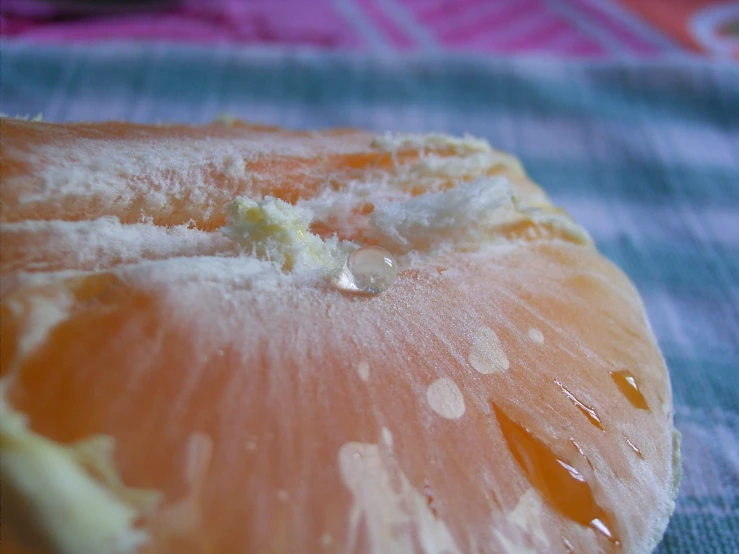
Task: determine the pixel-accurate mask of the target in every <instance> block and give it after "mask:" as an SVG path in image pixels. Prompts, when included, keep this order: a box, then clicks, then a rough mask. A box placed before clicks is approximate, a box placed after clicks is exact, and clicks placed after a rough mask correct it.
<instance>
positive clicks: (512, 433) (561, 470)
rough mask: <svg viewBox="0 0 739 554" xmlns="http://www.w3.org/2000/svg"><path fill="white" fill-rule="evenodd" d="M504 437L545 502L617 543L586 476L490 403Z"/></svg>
mask: <svg viewBox="0 0 739 554" xmlns="http://www.w3.org/2000/svg"><path fill="white" fill-rule="evenodd" d="M491 405H492V408H493V411H494V412H495V416H496V418H497V419H498V424H499V425H500V429H501V431H502V433H503V437H504V438H505V440H506V443H507V444H508V448H509V449H510V451H511V453H512V454H513V457H514V458H515V460H516V462H518V464H519V465H520V466H521V469H522V470H523V472H524V473H525V474H526V477H527V478H528V479H529V481H530V482H531V484H532V485H533V486H534V488H536V490H538V491H539V494H541V496H542V497H543V498H544V499H545V500H546V502H547V503H548V504H549V505H550V506H552V507H553V508H554V509H556V510H557V511H558V512H560V513H561V514H562V515H563V516H565V517H567V518H569V519H571V520H573V521H575V522H577V523H579V524H580V525H586V526H590V527H591V528H593V529H594V530H596V531H597V532H598V533H600V534H602V535H603V536H605V537H606V538H607V539H608V540H609V541H611V542H612V543H615V544H620V542H619V540H618V538H617V537H616V535H615V533H614V532H613V525H612V523H611V518H610V517H609V516H608V514H606V512H605V510H603V508H601V507H600V506H598V504H597V503H596V502H595V498H594V497H593V491H592V489H591V487H590V485H589V484H588V483H587V481H586V480H585V477H583V475H582V474H581V473H580V472H579V471H577V469H575V468H574V467H572V466H571V465H570V464H568V463H567V462H565V461H564V460H560V459H559V458H557V456H555V454H554V453H553V452H552V451H551V450H550V449H549V447H548V446H547V445H545V444H544V443H543V442H542V441H540V440H539V439H538V438H536V437H535V436H534V435H533V434H532V433H531V432H530V431H529V430H528V429H526V428H525V427H522V426H521V425H519V424H518V423H515V422H514V421H513V420H512V419H510V418H509V417H508V416H507V415H506V414H505V412H503V410H501V409H500V408H498V406H496V405H495V404H494V403H492V402H491Z"/></svg>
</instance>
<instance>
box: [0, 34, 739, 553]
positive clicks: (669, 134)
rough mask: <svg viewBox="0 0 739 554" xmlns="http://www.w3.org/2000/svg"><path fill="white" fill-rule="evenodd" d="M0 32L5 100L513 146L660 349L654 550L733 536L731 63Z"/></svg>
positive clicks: (738, 113)
mask: <svg viewBox="0 0 739 554" xmlns="http://www.w3.org/2000/svg"><path fill="white" fill-rule="evenodd" d="M0 48H1V50H0V54H1V56H0V70H1V73H0V74H1V75H2V89H1V95H0V111H2V112H5V113H6V114H11V115H26V114H28V115H31V116H34V115H36V114H37V113H39V112H41V113H43V115H44V118H45V119H48V120H51V121H68V120H105V119H122V120H130V121H138V122H162V121H176V122H191V123H198V122H207V121H210V120H212V119H214V118H215V117H216V116H217V115H219V114H222V113H228V114H231V115H234V116H238V117H241V118H244V119H247V120H249V121H252V122H259V123H269V124H278V125H283V126H288V127H296V128H308V129H314V128H323V127H331V126H356V127H363V128H367V129H375V130H378V131H384V130H388V129H392V130H396V131H432V130H433V131H445V132H449V133H455V134H461V133H465V132H469V133H472V134H475V135H478V136H482V137H485V138H487V139H489V140H490V142H491V144H493V145H494V146H496V147H499V148H502V149H505V150H509V151H511V152H514V153H516V154H517V155H519V156H520V157H521V158H522V160H523V161H524V164H525V166H526V167H527V168H528V170H529V172H530V174H531V175H532V177H533V178H534V179H535V180H536V181H538V182H539V183H541V184H542V185H543V186H544V187H545V188H546V190H547V191H548V192H549V193H550V194H551V196H552V197H553V199H554V200H555V202H557V203H559V204H560V205H562V206H564V207H565V208H566V209H567V210H568V211H569V212H570V213H571V214H573V216H574V217H575V218H576V219H577V220H578V221H579V222H581V223H582V224H583V225H584V226H585V227H586V228H587V229H588V230H589V231H590V232H591V234H592V235H593V237H594V239H595V240H596V243H597V244H598V247H599V248H600V249H601V251H602V252H603V253H604V254H605V255H606V256H608V257H609V258H610V259H612V260H613V261H614V262H615V263H617V264H618V265H619V266H620V267H621V268H623V269H624V271H626V273H627V274H628V275H629V276H630V277H631V278H632V279H633V281H634V282H635V283H636V285H637V287H638V289H639V290H640V292H641V294H642V296H643V298H644V301H645V304H646V307H647V311H648V314H649V318H650V321H651V323H652V326H653V329H654V331H655V334H656V335H657V338H658V340H659V343H660V346H661V348H662V350H663V353H664V355H665V358H666V360H667V365H668V367H669V369H670V372H671V378H672V385H673V391H674V399H675V421H676V425H677V427H678V429H679V430H680V431H681V433H682V436H683V457H684V460H683V471H684V477H683V481H682V486H681V490H680V496H679V498H678V502H677V509H676V512H675V516H674V517H673V519H672V521H671V523H670V526H669V528H668V530H667V533H666V535H665V538H664V540H663V542H662V544H661V545H660V547H659V549H658V552H659V553H661V554H667V553H671V554H672V553H680V554H683V553H711V554H715V553H731V554H735V553H739V108H737V107H738V106H739V67H737V66H736V65H731V64H729V63H720V62H708V61H700V60H687V59H682V60H681V61H661V62H658V61H653V62H636V61H620V62H587V63H583V62H566V61H554V60H551V59H531V58H529V59H489V58H487V59H483V58H475V57H469V56H450V55H434V56H429V57H426V56H406V57H397V56H396V57H392V58H391V57H382V56H379V57H377V56H375V57H369V56H357V55H347V54H328V53H325V52H318V51H306V50H302V49H301V50H285V49H257V50H250V49H243V48H235V47H228V48H227V47H218V48H209V47H183V46H176V45H167V44H138V45H134V44H130V43H121V44H102V45H98V46H96V48H94V49H90V48H87V47H85V46H82V45H70V46H59V45H55V46H40V45H38V44H31V43H26V42H18V41H8V40H5V41H2V42H0Z"/></svg>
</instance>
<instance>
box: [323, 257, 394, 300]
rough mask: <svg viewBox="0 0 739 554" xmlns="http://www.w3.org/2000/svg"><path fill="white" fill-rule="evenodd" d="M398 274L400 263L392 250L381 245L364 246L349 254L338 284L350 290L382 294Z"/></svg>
mask: <svg viewBox="0 0 739 554" xmlns="http://www.w3.org/2000/svg"><path fill="white" fill-rule="evenodd" d="M397 276H398V264H397V263H396V262H395V258H393V255H392V254H390V252H388V251H387V250H385V249H384V248H380V247H379V246H363V247H361V248H357V249H356V250H355V251H354V252H352V253H351V254H350V255H349V258H347V260H346V263H345V264H344V268H343V270H342V271H341V275H340V276H339V278H338V280H337V285H338V286H339V288H342V289H344V290H346V291H350V292H357V293H364V294H380V293H381V292H384V291H386V290H387V289H388V288H390V286H391V285H392V284H393V283H394V282H395V279H396V278H397Z"/></svg>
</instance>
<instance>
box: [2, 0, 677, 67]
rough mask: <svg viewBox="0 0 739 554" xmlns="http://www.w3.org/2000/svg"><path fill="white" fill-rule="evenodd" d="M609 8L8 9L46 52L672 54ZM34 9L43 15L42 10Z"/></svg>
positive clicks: (195, 4)
mask: <svg viewBox="0 0 739 554" xmlns="http://www.w3.org/2000/svg"><path fill="white" fill-rule="evenodd" d="M608 1H609V0H598V1H597V2H595V1H593V0H559V1H558V2H556V3H550V2H547V0H440V1H432V0H337V1H334V0H310V1H307V0H182V1H181V2H178V3H175V4H174V5H173V6H171V7H169V8H168V9H166V10H161V11H158V12H147V13H128V14H117V15H107V16H106V15H100V14H98V15H90V16H87V17H85V16H77V17H68V16H65V17H62V16H61V14H57V16H54V14H53V12H52V13H51V15H49V13H48V10H47V13H46V14H44V13H43V12H38V11H37V12H35V14H26V15H24V14H23V13H22V12H23V8H22V6H23V2H20V0H15V1H13V0H5V1H4V3H3V9H4V14H3V15H2V34H3V35H4V36H20V37H24V38H26V39H32V40H37V41H47V42H48V41H53V42H65V41H93V40H109V39H118V40H120V39H124V40H167V41H187V42H194V43H219V42H229V43H234V42H235V43H244V44H264V43H271V44H274V43H279V44H292V45H297V44H306V45H312V46H317V47H323V48H328V49H339V50H342V49H351V50H373V49H378V50H380V49H381V50H384V51H387V50H390V51H393V50H395V51H414V50H422V49H428V48H435V49H437V50H452V51H474V52H489V53H496V54H514V53H551V54H557V55H569V56H604V55H609V54H624V53H626V54H629V55H636V56H646V55H656V54H659V53H662V52H665V51H667V50H669V48H667V47H665V46H664V45H660V43H659V41H658V40H654V37H651V36H648V35H649V33H648V32H647V33H646V34H645V32H644V26H642V28H641V29H640V30H639V31H638V32H637V31H634V30H633V29H632V28H630V27H629V25H628V23H625V22H624V21H623V19H622V18H621V19H619V18H616V17H613V16H612V14H613V12H611V14H610V15H609V11H608V10H605V9H602V7H603V6H604V5H605V3H608ZM340 2H341V3H340ZM34 5H36V6H39V5H41V6H42V7H43V5H44V3H43V0H35V2H34ZM48 5H50V4H46V6H48ZM563 6H564V8H565V9H562V7H563ZM598 6H601V7H600V8H599V7H598ZM614 6H616V4H615V2H611V7H614ZM618 9H621V8H618ZM39 13H41V16H39V15H38V14H39ZM606 35H607V36H606ZM604 37H605V38H604ZM606 38H607V40H606ZM675 49H676V47H673V50H675Z"/></svg>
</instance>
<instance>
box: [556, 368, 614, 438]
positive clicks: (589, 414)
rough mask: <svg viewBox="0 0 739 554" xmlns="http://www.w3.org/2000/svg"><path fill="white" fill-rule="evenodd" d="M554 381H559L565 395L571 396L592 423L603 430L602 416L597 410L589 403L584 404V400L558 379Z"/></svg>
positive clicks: (558, 384)
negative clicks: (576, 396)
mask: <svg viewBox="0 0 739 554" xmlns="http://www.w3.org/2000/svg"><path fill="white" fill-rule="evenodd" d="M554 382H555V383H557V386H558V387H559V388H560V389H561V390H562V392H563V393H565V396H566V397H567V398H569V399H570V400H571V401H572V403H573V404H574V405H575V406H577V407H578V408H579V410H580V411H581V412H582V413H583V414H585V417H587V418H588V421H590V423H592V424H593V425H595V426H596V427H597V428H598V429H600V430H601V431H603V425H601V423H600V418H599V417H598V414H597V413H595V410H594V409H593V408H591V407H590V406H588V405H587V404H584V403H583V402H580V401H579V400H578V399H577V398H575V396H574V395H573V394H572V393H571V392H570V391H568V390H567V389H566V388H565V387H564V385H563V384H562V383H560V382H559V381H556V380H555V381H554Z"/></svg>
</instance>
